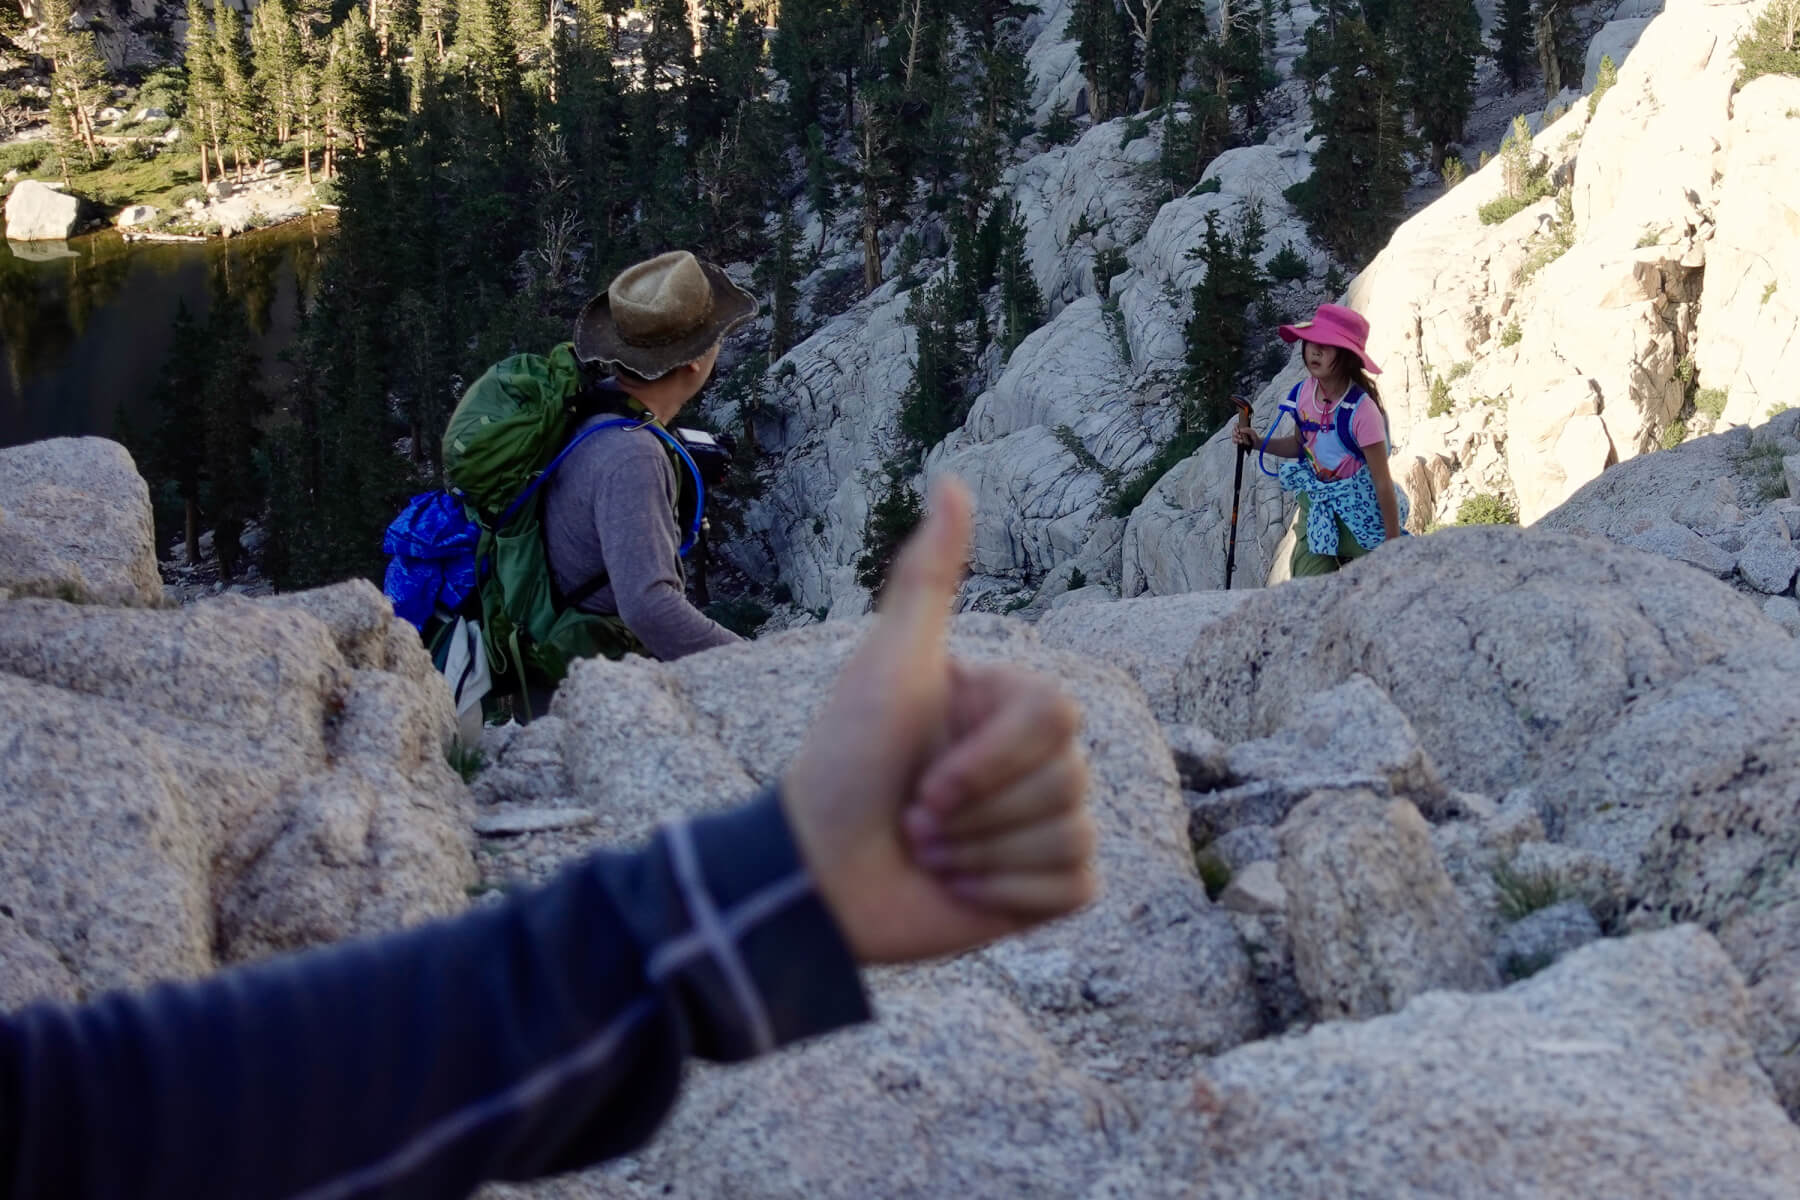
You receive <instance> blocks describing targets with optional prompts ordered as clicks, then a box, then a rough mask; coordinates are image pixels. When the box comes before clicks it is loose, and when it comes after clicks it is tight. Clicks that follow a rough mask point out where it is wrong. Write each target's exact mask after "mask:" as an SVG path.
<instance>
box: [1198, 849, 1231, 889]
mask: <svg viewBox="0 0 1800 1200" xmlns="http://www.w3.org/2000/svg"><path fill="white" fill-rule="evenodd" d="M1194 867H1195V869H1196V870H1198V871H1199V872H1200V883H1201V885H1202V886H1204V887H1205V888H1206V898H1207V899H1208V900H1217V899H1218V898H1219V897H1220V896H1222V895H1224V894H1225V889H1226V888H1228V887H1230V886H1231V868H1230V867H1229V866H1227V865H1226V864H1225V860H1224V859H1222V858H1220V857H1219V856H1218V855H1217V854H1215V853H1214V852H1213V851H1212V850H1210V849H1207V850H1196V851H1194Z"/></svg>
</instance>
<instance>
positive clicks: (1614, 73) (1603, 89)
mask: <svg viewBox="0 0 1800 1200" xmlns="http://www.w3.org/2000/svg"><path fill="white" fill-rule="evenodd" d="M1617 82H1619V68H1618V66H1617V65H1616V64H1615V63H1614V62H1613V60H1612V55H1610V54H1602V55H1601V56H1600V69H1599V71H1597V72H1596V73H1595V74H1594V90H1593V91H1592V92H1590V93H1588V118H1589V119H1590V120H1591V119H1593V116H1594V110H1595V109H1596V108H1599V107H1600V97H1602V96H1604V95H1606V93H1607V92H1608V91H1610V90H1611V89H1612V85H1613V84H1615V83H1617Z"/></svg>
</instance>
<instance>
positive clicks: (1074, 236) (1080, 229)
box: [1063, 212, 1100, 246]
mask: <svg viewBox="0 0 1800 1200" xmlns="http://www.w3.org/2000/svg"><path fill="white" fill-rule="evenodd" d="M1099 232H1100V227H1099V226H1098V225H1096V224H1094V222H1093V220H1092V218H1090V217H1089V216H1088V215H1087V214H1086V213H1085V212H1084V213H1082V214H1081V217H1080V218H1079V219H1078V220H1077V221H1076V222H1075V223H1074V224H1073V225H1071V226H1069V236H1068V237H1066V238H1064V239H1063V245H1065V246H1072V245H1074V244H1075V243H1076V242H1079V241H1080V240H1081V239H1082V238H1084V237H1087V236H1088V235H1090V234H1095V233H1099Z"/></svg>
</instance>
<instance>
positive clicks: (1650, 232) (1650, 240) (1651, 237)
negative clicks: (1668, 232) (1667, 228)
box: [1637, 229, 1662, 250]
mask: <svg viewBox="0 0 1800 1200" xmlns="http://www.w3.org/2000/svg"><path fill="white" fill-rule="evenodd" d="M1661 243H1662V234H1660V233H1658V232H1656V231H1655V230H1654V229H1646V230H1644V232H1643V233H1642V234H1641V235H1639V237H1638V240H1637V248H1638V249H1639V250H1645V249H1648V248H1649V247H1651V246H1656V245H1660V244H1661Z"/></svg>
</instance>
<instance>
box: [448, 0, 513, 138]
mask: <svg viewBox="0 0 1800 1200" xmlns="http://www.w3.org/2000/svg"><path fill="white" fill-rule="evenodd" d="M511 16H512V14H511V9H510V8H509V7H508V5H507V3H506V0H458V4H457V9H456V56H457V57H458V58H459V59H460V60H461V61H462V64H463V70H464V73H465V76H466V78H467V79H468V81H469V83H470V85H471V86H472V87H473V88H474V91H475V94H476V95H477V96H478V97H479V98H480V100H481V103H482V104H483V105H484V106H485V107H487V108H488V109H490V110H492V111H493V113H494V115H495V116H496V117H499V118H500V119H501V120H502V121H505V120H506V116H507V108H508V106H509V105H510V104H512V103H513V102H514V100H515V97H516V96H517V95H518V92H519V83H520V78H519V53H518V47H517V46H516V45H515V44H514V43H513V31H512V20H511Z"/></svg>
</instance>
